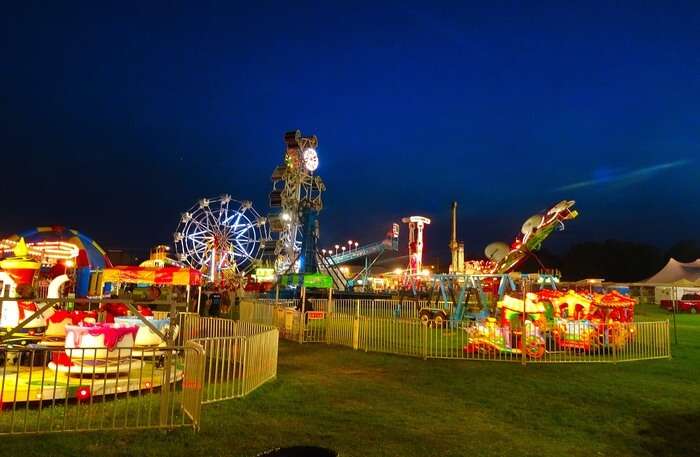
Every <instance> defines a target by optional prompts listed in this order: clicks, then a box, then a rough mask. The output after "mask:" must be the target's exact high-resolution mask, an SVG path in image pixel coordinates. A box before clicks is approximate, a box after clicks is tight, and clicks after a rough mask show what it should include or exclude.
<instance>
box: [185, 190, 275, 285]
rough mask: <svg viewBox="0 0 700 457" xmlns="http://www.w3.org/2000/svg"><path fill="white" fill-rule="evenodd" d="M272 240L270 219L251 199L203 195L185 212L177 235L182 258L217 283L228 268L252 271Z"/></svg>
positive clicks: (242, 271)
mask: <svg viewBox="0 0 700 457" xmlns="http://www.w3.org/2000/svg"><path fill="white" fill-rule="evenodd" d="M268 239H269V232H268V228H267V221H266V219H265V218H264V217H261V216H260V214H258V212H257V211H256V210H255V208H253V204H252V203H251V202H249V201H242V202H241V201H238V200H234V199H232V198H231V196H230V195H222V196H221V197H217V198H203V199H201V200H199V201H198V202H197V204H195V205H194V206H193V207H192V208H190V209H189V210H188V211H187V212H185V213H183V214H182V217H181V218H180V224H179V225H178V227H177V230H176V232H175V234H174V236H173V240H174V244H175V252H176V253H177V256H178V260H179V261H181V262H183V263H185V264H187V265H189V266H191V267H192V268H195V269H198V270H200V271H202V272H206V273H207V275H208V277H209V280H210V281H212V282H216V281H218V280H219V279H220V278H221V274H222V272H224V271H227V270H228V271H231V270H232V271H234V272H238V273H242V274H246V273H248V272H250V271H251V270H252V269H253V268H254V267H255V266H256V265H257V264H258V261H259V260H260V258H261V256H262V250H263V248H264V247H265V243H266V242H267V241H268Z"/></svg>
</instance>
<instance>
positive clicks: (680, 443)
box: [639, 411, 700, 456]
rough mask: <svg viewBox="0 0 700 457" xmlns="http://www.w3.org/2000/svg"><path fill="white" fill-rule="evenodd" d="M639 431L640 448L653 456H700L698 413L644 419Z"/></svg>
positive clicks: (699, 422) (699, 418)
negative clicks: (643, 424) (644, 424)
mask: <svg viewBox="0 0 700 457" xmlns="http://www.w3.org/2000/svg"><path fill="white" fill-rule="evenodd" d="M645 422H646V424H647V426H646V427H643V428H641V429H640V430H639V436H640V438H641V444H642V447H643V448H644V449H645V450H646V451H647V452H649V453H650V454H651V455H654V456H677V455H678V456H680V455H683V456H685V455H700V441H698V439H697V436H696V434H697V429H698V424H700V411H694V412H689V413H686V414H667V415H661V416H653V417H648V418H646V421H645Z"/></svg>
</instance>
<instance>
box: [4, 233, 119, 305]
mask: <svg viewBox="0 0 700 457" xmlns="http://www.w3.org/2000/svg"><path fill="white" fill-rule="evenodd" d="M20 239H23V240H24V242H25V243H26V247H27V254H28V255H29V256H31V257H32V258H33V259H35V260H37V261H38V262H39V263H40V269H39V272H38V282H39V284H38V287H37V294H38V295H40V296H41V295H45V294H46V291H47V287H48V284H49V282H50V281H51V280H52V279H53V278H55V277H57V276H59V275H61V274H67V275H68V276H69V278H70V281H71V289H72V290H71V292H72V293H74V294H75V296H76V297H85V296H86V295H87V294H88V289H89V281H90V275H91V272H92V271H94V270H99V269H103V268H107V267H111V266H112V263H111V262H110V260H109V257H108V256H107V254H106V252H105V250H104V249H102V247H101V246H100V245H99V244H98V243H97V242H96V241H94V240H93V239H92V238H90V237H88V236H86V235H85V234H83V233H81V232H79V231H78V230H75V229H71V228H66V227H62V226H58V225H54V226H45V227H35V228H33V229H31V230H26V231H24V232H21V233H19V234H16V235H12V236H11V237H9V238H7V239H4V240H0V257H6V256H8V255H12V253H13V250H14V248H15V247H16V245H17V243H18V242H19V241H20Z"/></svg>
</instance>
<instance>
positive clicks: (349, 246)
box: [348, 240, 352, 251]
mask: <svg viewBox="0 0 700 457" xmlns="http://www.w3.org/2000/svg"><path fill="white" fill-rule="evenodd" d="M348 251H352V240H348Z"/></svg>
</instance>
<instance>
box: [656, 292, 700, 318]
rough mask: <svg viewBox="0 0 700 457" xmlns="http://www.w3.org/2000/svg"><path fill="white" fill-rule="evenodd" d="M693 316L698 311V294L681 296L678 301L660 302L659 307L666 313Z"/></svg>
mask: <svg viewBox="0 0 700 457" xmlns="http://www.w3.org/2000/svg"><path fill="white" fill-rule="evenodd" d="M674 304H675V307H676V312H679V313H691V314H695V313H697V312H698V310H700V294H697V293H696V294H683V296H682V297H681V299H680V300H661V307H662V308H663V309H665V310H668V311H673V307H674Z"/></svg>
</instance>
